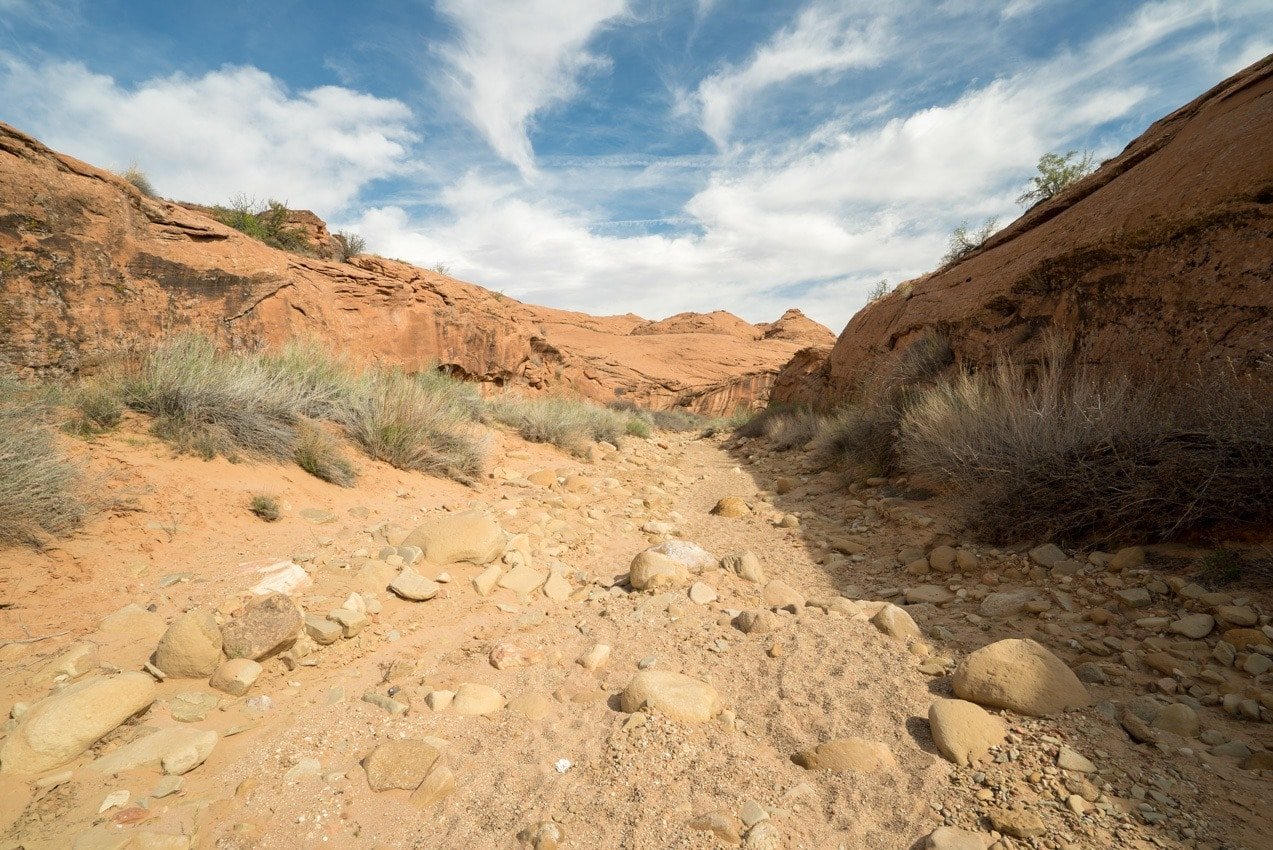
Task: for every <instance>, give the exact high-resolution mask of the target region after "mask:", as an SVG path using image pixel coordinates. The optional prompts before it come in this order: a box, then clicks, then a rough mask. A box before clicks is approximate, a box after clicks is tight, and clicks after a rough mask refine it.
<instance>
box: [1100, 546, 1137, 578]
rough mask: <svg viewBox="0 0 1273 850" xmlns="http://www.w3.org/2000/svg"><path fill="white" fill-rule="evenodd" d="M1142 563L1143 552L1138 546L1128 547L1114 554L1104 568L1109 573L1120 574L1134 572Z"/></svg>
mask: <svg viewBox="0 0 1273 850" xmlns="http://www.w3.org/2000/svg"><path fill="white" fill-rule="evenodd" d="M1144 563H1145V550H1144V549H1142V548H1141V547H1139V546H1128V547H1127V548H1125V549H1119V550H1118V551H1117V552H1115V553H1114V557H1112V558H1110V559H1109V563H1108V564H1106V565H1105V568H1106V569H1107V570H1109V571H1110V572H1111V573H1121V572H1122V571H1123V570H1134V569H1136V568H1137V567H1140V566H1143V565H1144Z"/></svg>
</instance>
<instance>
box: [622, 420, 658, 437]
mask: <svg viewBox="0 0 1273 850" xmlns="http://www.w3.org/2000/svg"><path fill="white" fill-rule="evenodd" d="M623 433H625V434H627V435H628V436H629V437H640V438H641V439H643V440H648V439H650V434H651V433H652V429H651V427H650V423H649V422H647V421H646V420H644V419H642V418H641V417H640V416H629V417H628V424H627V425H625V426H624V429H623Z"/></svg>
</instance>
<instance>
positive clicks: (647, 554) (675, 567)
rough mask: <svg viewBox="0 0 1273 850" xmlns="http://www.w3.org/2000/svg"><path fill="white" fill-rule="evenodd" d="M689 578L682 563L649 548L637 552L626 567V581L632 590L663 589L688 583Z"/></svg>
mask: <svg viewBox="0 0 1273 850" xmlns="http://www.w3.org/2000/svg"><path fill="white" fill-rule="evenodd" d="M689 580H690V573H689V570H688V569H686V567H685V565H684V564H681V563H679V562H677V561H674V560H672V559H671V558H669V557H668V556H667V555H662V554H660V553H658V552H654V551H652V550H650V549H646V550H645V551H644V552H640V553H638V554H637V556H636V557H635V558H633V559H632V564H631V565H630V566H629V567H628V582H629V583H630V584H631V585H632V587H633V589H634V590H664V589H667V588H672V587H680V586H682V585H685V584H688V583H689Z"/></svg>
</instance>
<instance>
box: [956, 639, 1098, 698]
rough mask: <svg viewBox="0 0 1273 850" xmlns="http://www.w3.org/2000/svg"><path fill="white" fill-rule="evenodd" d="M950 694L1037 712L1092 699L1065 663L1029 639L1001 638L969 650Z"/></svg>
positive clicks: (957, 670)
mask: <svg viewBox="0 0 1273 850" xmlns="http://www.w3.org/2000/svg"><path fill="white" fill-rule="evenodd" d="M953 684H954V688H955V695H956V696H958V697H960V698H961V699H966V700H969V701H971V702H975V703H978V704H980V705H989V706H994V707H996V708H1007V709H1010V710H1012V711H1015V712H1017V713H1019V714H1028V715H1032V716H1036V717H1041V716H1045V715H1048V714H1054V713H1056V712H1059V711H1066V710H1069V709H1073V708H1084V707H1086V706H1089V705H1091V704H1092V697H1091V695H1090V694H1088V692H1087V688H1086V687H1084V686H1083V683H1082V682H1080V681H1079V679H1078V677H1077V676H1075V675H1074V671H1072V670H1071V669H1070V668H1069V667H1067V666H1066V665H1065V662H1064V661H1062V660H1061V659H1059V658H1057V657H1056V656H1055V655H1053V654H1052V653H1051V652H1049V651H1048V650H1047V649H1046V648H1045V647H1044V646H1042V645H1041V644H1039V643H1037V642H1035V641H1033V640H1015V639H1009V640H1001V641H998V642H997V643H992V644H990V645H989V646H983V647H982V648H981V649H978V650H977V651H975V652H973V653H971V654H970V655H968V656H967V657H966V658H964V660H963V661H961V662H960V663H959V666H958V667H956V668H955V675H954V681H953Z"/></svg>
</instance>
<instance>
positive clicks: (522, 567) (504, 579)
mask: <svg viewBox="0 0 1273 850" xmlns="http://www.w3.org/2000/svg"><path fill="white" fill-rule="evenodd" d="M547 580H548V573H546V572H544V571H542V570H537V569H535V568H534V567H532V566H530V565H529V564H519V565H517V566H516V567H513V568H512V569H511V570H509V571H508V572H506V573H504V575H502V576H501V577H500V580H499V582H498V585H499V587H502V588H504V589H505V590H511V591H512V592H513V593H516V594H517V595H519V596H529V595H530V594H532V593H534V592H535V591H536V590H539V588H540V587H542V586H543V584H544V582H546V581H547Z"/></svg>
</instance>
